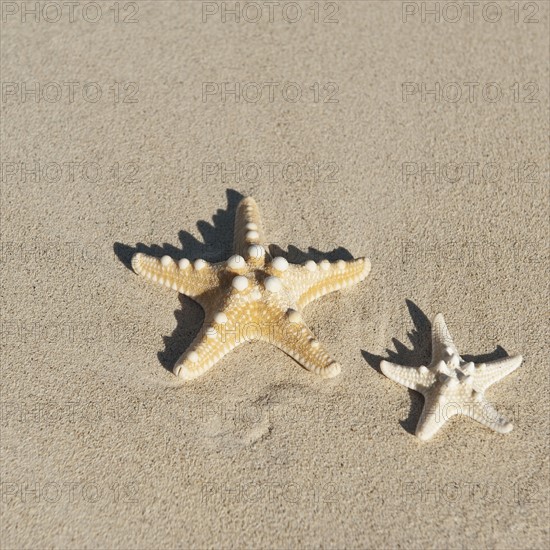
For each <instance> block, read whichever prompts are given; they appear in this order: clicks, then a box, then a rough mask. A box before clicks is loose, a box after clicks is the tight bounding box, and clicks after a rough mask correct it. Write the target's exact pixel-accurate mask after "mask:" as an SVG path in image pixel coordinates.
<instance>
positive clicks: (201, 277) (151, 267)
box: [132, 253, 218, 303]
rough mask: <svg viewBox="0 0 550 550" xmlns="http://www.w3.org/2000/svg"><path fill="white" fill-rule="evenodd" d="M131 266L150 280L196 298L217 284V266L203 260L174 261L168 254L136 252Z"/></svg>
mask: <svg viewBox="0 0 550 550" xmlns="http://www.w3.org/2000/svg"><path fill="white" fill-rule="evenodd" d="M132 268H133V269H134V271H135V272H136V273H137V274H138V275H142V276H144V277H145V278H146V279H149V280H150V281H152V282H155V283H158V284H160V285H162V286H166V287H168V288H172V289H173V290H177V291H178V292H181V293H182V294H185V295H186V296H189V297H190V298H194V299H197V298H199V299H197V301H198V302H199V303H200V302H201V301H200V296H201V295H203V294H204V293H206V292H207V291H209V290H211V289H213V288H215V287H216V285H218V276H217V271H218V270H217V267H216V266H215V265H212V264H209V263H207V262H205V261H204V260H195V262H193V263H191V262H189V260H186V259H183V260H180V261H179V262H178V263H176V261H175V260H173V259H172V258H170V256H163V257H162V259H159V258H155V257H153V256H148V255H147V254H142V253H137V254H134V256H133V257H132Z"/></svg>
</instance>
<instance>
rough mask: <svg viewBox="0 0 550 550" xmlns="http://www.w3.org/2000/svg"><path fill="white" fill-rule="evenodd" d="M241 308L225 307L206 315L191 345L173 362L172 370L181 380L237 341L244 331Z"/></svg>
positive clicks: (209, 364) (204, 368)
mask: <svg viewBox="0 0 550 550" xmlns="http://www.w3.org/2000/svg"><path fill="white" fill-rule="evenodd" d="M240 314H241V310H240V309H239V308H236V307H233V308H232V307H226V308H224V309H223V310H222V311H221V312H218V313H216V314H214V315H210V316H208V318H207V319H205V322H204V324H203V326H202V328H201V330H200V332H199V333H198V334H197V336H196V337H195V339H194V340H193V342H192V343H191V345H190V346H189V347H188V348H187V349H186V350H185V352H184V353H183V354H182V355H181V356H180V358H179V359H178V360H177V361H176V364H175V365H174V369H173V371H174V374H175V375H176V376H179V377H180V378H183V379H184V380H192V379H193V378H197V377H198V376H201V375H203V374H204V373H205V372H206V371H207V370H208V369H210V368H211V367H213V366H214V365H215V364H216V363H217V362H218V361H219V360H220V359H221V358H222V357H223V356H224V355H226V354H227V353H229V352H230V351H231V350H232V349H235V348H236V347H237V346H238V345H240V344H241V343H242V342H243V341H244V339H243V337H242V334H245V331H244V330H243V329H242V327H241V326H240V321H239V319H240Z"/></svg>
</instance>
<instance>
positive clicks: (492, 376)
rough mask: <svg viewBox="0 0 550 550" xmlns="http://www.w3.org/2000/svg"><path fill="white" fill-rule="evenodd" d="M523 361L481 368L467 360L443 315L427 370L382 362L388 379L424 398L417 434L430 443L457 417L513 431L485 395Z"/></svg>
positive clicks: (437, 323) (511, 359) (437, 319)
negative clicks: (460, 416) (418, 393)
mask: <svg viewBox="0 0 550 550" xmlns="http://www.w3.org/2000/svg"><path fill="white" fill-rule="evenodd" d="M522 360H523V359H522V357H521V355H516V356H515V357H505V358H504V359H499V360H497V361H491V362H489V363H481V364H477V365H474V363H471V362H466V361H464V360H463V359H462V357H460V355H459V354H458V351H457V349H456V347H455V345H454V343H453V341H452V339H451V336H450V334H449V331H448V329H447V325H446V324H445V320H444V319H443V315H441V313H439V314H438V315H436V317H435V319H434V322H433V327H432V361H431V363H430V364H429V365H428V366H427V367H424V366H422V367H418V368H412V367H402V366H401V365H396V364H394V363H389V362H388V361H382V362H381V364H380V368H381V369H382V372H383V373H384V374H385V375H386V376H387V377H388V378H391V379H392V380H393V381H395V382H397V383H398V384H401V385H402V386H406V387H407V388H410V389H411V390H415V391H417V392H420V393H421V394H422V395H423V396H424V399H425V402H424V409H423V411H422V415H421V417H420V420H419V422H418V426H417V428H416V435H417V436H418V437H419V438H420V439H423V440H426V439H430V438H431V437H432V436H433V435H434V434H435V433H436V432H437V431H438V430H439V429H440V428H441V426H443V424H445V422H446V421H447V420H448V419H449V418H450V417H451V416H454V415H456V414H463V415H466V416H469V417H470V418H473V419H474V420H477V421H478V422H481V424H484V425H485V426H488V427H489V428H491V429H492V430H494V431H495V432H499V433H508V432H509V431H511V430H512V427H513V426H512V423H511V422H509V421H508V420H506V418H504V417H503V416H501V415H500V414H499V413H498V412H497V411H496V410H495V409H494V408H493V406H492V405H491V404H490V403H489V402H488V401H487V400H486V399H485V395H484V392H485V390H486V389H487V388H488V387H489V386H492V385H493V384H494V383H495V382H498V381H499V380H501V379H502V378H504V377H505V376H506V375H507V374H510V373H511V372H512V371H514V370H516V369H517V368H518V367H519V366H520V364H521V362H522Z"/></svg>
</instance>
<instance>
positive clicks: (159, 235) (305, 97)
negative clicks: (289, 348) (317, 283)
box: [0, 0, 550, 549]
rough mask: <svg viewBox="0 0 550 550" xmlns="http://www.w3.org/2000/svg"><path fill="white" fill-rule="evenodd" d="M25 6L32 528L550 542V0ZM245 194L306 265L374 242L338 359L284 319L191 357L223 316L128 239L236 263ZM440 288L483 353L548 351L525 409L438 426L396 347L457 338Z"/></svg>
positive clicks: (42, 535)
mask: <svg viewBox="0 0 550 550" xmlns="http://www.w3.org/2000/svg"><path fill="white" fill-rule="evenodd" d="M23 4H24V3H21V2H4V1H2V3H1V6H2V21H1V28H0V30H1V54H0V71H1V81H2V97H1V103H0V106H1V145H2V159H1V160H2V178H1V245H2V249H1V252H2V256H1V262H2V263H1V265H2V287H1V288H2V318H1V327H2V331H1V335H2V348H1V349H2V351H1V377H2V386H1V388H2V389H1V406H2V416H1V424H0V429H1V433H0V436H1V437H0V442H1V472H0V475H1V480H0V482H1V491H2V498H1V503H0V506H1V519H0V542H1V547H2V548H29V549H30V548H63V549H64V548H71V549H73V548H74V549H81V548H415V549H416V548H418V549H420V548H498V549H509V548H521V549H524V548H537V549H538V548H544V547H546V545H548V544H549V542H550V541H549V534H548V526H549V516H548V505H549V484H548V481H549V475H548V474H549V469H548V430H549V422H548V421H549V406H548V402H549V401H548V398H549V395H548V394H549V392H548V388H549V386H548V382H549V380H548V353H547V342H548V332H549V331H548V297H549V295H548V290H549V289H548V279H547V277H548V236H549V233H548V230H549V221H548V220H549V197H548V187H547V185H548V130H549V125H548V114H549V111H548V107H549V101H548V97H549V96H548V82H549V58H548V51H549V50H548V48H549V33H548V29H549V13H548V12H549V4H548V2H545V1H538V2H529V3H527V2H519V4H518V8H517V9H516V8H514V5H515V4H514V3H513V2H508V1H503V0H502V1H499V2H493V3H492V4H493V8H491V9H492V10H493V11H491V9H485V8H486V6H485V4H487V3H486V2H481V4H480V6H479V7H478V8H476V11H474V12H473V14H472V16H471V17H469V15H468V13H467V12H466V7H465V6H464V4H466V3H463V2H458V3H453V4H458V5H459V6H460V7H461V12H460V17H458V12H456V8H453V6H448V4H450V3H449V2H445V1H442V2H440V10H444V11H441V12H440V14H439V22H436V21H435V18H436V16H435V15H430V14H429V13H426V9H427V10H428V12H429V10H430V9H432V8H433V4H434V3H433V2H427V3H426V2H420V1H419V2H399V1H386V2H382V1H357V2H355V1H341V2H319V3H317V4H316V3H315V2H313V1H311V2H310V1H309V0H304V1H301V2H299V3H297V4H296V3H294V4H295V5H290V6H288V5H287V4H289V2H286V0H280V5H278V6H272V9H273V13H272V14H271V16H270V12H269V6H267V5H266V4H264V3H263V2H256V3H255V4H256V7H255V6H254V5H253V6H252V7H249V8H246V11H243V10H244V6H245V5H246V3H245V2H244V0H243V1H241V2H240V12H239V16H240V21H239V22H235V16H234V15H231V13H227V12H225V13H222V8H223V6H222V4H223V3H222V2H199V1H176V0H161V1H152V0H151V1H150V0H142V1H135V2H127V3H126V2H118V3H116V2H114V1H104V2H103V1H102V2H99V3H96V4H95V5H94V3H93V2H80V1H79V2H76V3H75V5H74V12H70V11H69V9H70V8H69V7H68V6H67V5H65V4H64V3H63V2H60V1H59V2H40V3H38V6H39V9H38V12H37V14H33V13H25V11H24V10H25V9H26V10H27V12H28V11H29V10H32V9H34V4H35V3H34V2H27V3H26V7H25V6H23ZM225 4H226V6H225V7H226V8H227V9H232V8H233V7H234V2H226V3H225ZM253 4H254V3H253ZM527 4H529V5H527ZM296 5H297V6H298V7H299V8H300V11H298V10H297V8H296ZM495 5H496V7H495ZM97 6H99V7H100V9H101V12H99V11H98V9H97ZM257 6H259V7H260V9H261V10H262V11H261V12H258V11H256V12H255V11H254V10H257ZM482 8H483V10H482ZM497 8H499V9H500V18H498V20H496V18H497V16H498V15H499V11H498V10H497ZM453 10H455V11H453ZM533 12H534V14H533ZM58 15H59V20H57V18H58ZM258 15H260V17H259V20H258V21H257V22H254V21H255V19H256V18H258ZM457 17H458V20H456V21H455V19H457ZM515 18H517V19H518V20H517V21H516V20H515ZM270 19H271V20H270ZM423 19H424V20H423ZM224 20H225V21H224ZM491 20H493V22H491ZM132 21H135V22H132ZM289 21H294V22H289ZM330 21H333V22H330ZM454 21H455V22H454ZM528 21H531V22H528ZM270 83H271V84H270ZM38 86H39V88H38ZM236 86H238V87H236ZM437 87H439V88H438V90H439V95H438V96H435V95H434V93H430V92H434V90H436V89H437ZM33 90H36V94H34V95H33ZM231 90H234V93H233V94H232V93H231ZM270 92H271V94H272V95H270ZM260 93H261V95H260ZM300 93H301V98H300V99H299V100H295V99H296V97H297V94H300ZM459 94H460V97H459ZM236 163H237V164H238V169H239V172H238V175H236V174H235V173H234V172H232V171H233V170H234V169H235V164H236ZM434 171H435V172H434ZM246 195H252V196H254V197H255V199H256V200H257V202H258V204H259V205H260V207H261V209H262V212H263V216H264V224H265V229H266V232H267V235H268V238H269V240H270V242H271V243H274V244H276V245H278V246H279V247H281V248H282V249H283V251H284V253H285V254H286V255H288V256H287V257H288V258H289V259H290V260H293V261H303V260H305V259H308V258H313V259H315V260H319V259H322V258H325V257H329V258H330V259H337V258H340V257H343V258H345V257H349V255H352V256H354V257H357V256H363V255H365V256H368V257H369V258H370V259H371V261H372V266H373V268H372V272H371V275H370V276H369V277H368V279H367V280H366V281H365V282H363V283H361V284H359V285H357V286H355V287H352V288H350V289H348V290H346V291H342V292H336V293H333V294H331V295H329V296H326V297H324V298H323V299H321V300H318V301H316V302H315V303H313V304H311V305H310V306H308V308H307V309H306V310H305V317H306V319H307V321H308V322H309V323H310V326H311V327H313V329H314V330H315V331H316V333H317V334H318V336H319V338H320V339H321V340H322V341H323V342H324V343H325V344H326V346H327V347H328V348H329V350H330V351H331V353H332V354H333V355H334V356H335V357H336V358H337V359H338V360H339V362H340V363H341V364H342V366H343V370H342V374H341V375H340V376H339V377H337V378H334V379H331V380H321V379H318V378H316V377H315V376H313V375H311V374H310V373H308V372H306V371H305V370H304V369H302V368H300V367H299V365H298V364H297V363H296V362H294V361H293V360H292V359H291V358H290V357H288V356H286V355H285V354H283V353H282V352H281V351H279V350H277V349H276V348H274V347H271V346H269V345H267V344H262V343H247V344H246V345H243V346H241V347H240V348H238V349H237V350H235V351H234V352H232V353H231V354H229V355H228V356H226V357H225V358H224V359H223V360H222V361H221V362H220V363H219V364H218V365H217V366H216V367H215V368H213V369H212V370H211V371H210V372H209V373H208V374H207V375H205V376H204V377H202V378H200V379H198V380H196V381H194V382H192V383H189V384H181V383H179V382H178V381H177V379H176V378H175V377H174V376H173V374H172V373H171V372H170V369H171V367H172V365H173V363H174V361H175V359H176V358H177V357H178V356H179V355H180V354H181V353H182V352H183V351H184V350H185V348H186V346H187V345H188V344H189V342H190V341H191V339H192V338H193V336H194V334H195V333H196V331H197V330H198V328H199V326H200V322H201V319H202V313H201V309H200V307H199V306H198V305H197V304H196V303H194V302H192V301H191V300H189V299H187V298H184V297H181V296H178V295H177V294H176V293H174V292H173V291H170V290H167V289H162V288H160V287H155V286H154V285H150V284H147V282H146V281H145V280H143V279H142V278H140V277H138V276H136V275H135V274H133V272H132V271H131V270H129V269H128V262H129V259H130V257H131V255H132V253H133V252H135V250H136V247H137V246H138V243H141V245H140V246H145V247H153V249H152V250H153V252H154V253H155V254H158V255H159V256H160V255H162V253H163V252H168V253H171V254H174V256H176V257H182V256H184V255H185V256H187V257H190V258H198V257H203V258H206V259H208V260H212V261H219V260H222V259H225V258H227V257H228V255H229V253H230V251H231V240H232V223H233V217H234V212H235V207H236V204H237V202H238V200H239V198H240V197H241V196H246ZM438 312H442V313H443V314H444V315H445V318H446V320H447V323H448V325H449V329H450V331H451V334H453V336H454V338H455V341H456V344H457V346H458V348H459V350H460V352H461V353H462V354H463V355H467V356H471V357H474V358H475V359H478V360H484V359H485V360H490V359H495V358H498V357H502V356H505V355H506V354H510V355H513V354H522V355H523V356H524V358H525V359H524V363H523V365H522V366H521V367H520V369H518V370H517V371H516V372H515V373H513V374H511V375H510V376H508V377H506V378H505V379H504V380H503V381H501V382H500V383H498V384H496V385H495V386H494V387H492V388H491V389H490V390H489V391H488V393H487V396H488V398H489V399H491V400H492V402H493V403H494V405H495V407H496V408H497V409H498V410H500V411H501V412H503V413H505V414H507V415H508V417H509V418H511V419H512V420H513V421H514V430H513V431H512V432H511V433H510V434H508V435H500V434H497V433H494V432H492V431H490V430H489V429H487V428H485V427H483V426H481V425H480V424H477V423H475V422H473V421H472V420H470V419H468V418H465V417H456V418H454V419H452V420H451V421H450V422H449V423H448V424H447V425H446V426H445V427H444V428H443V429H442V430H441V432H440V433H439V434H438V435H437V436H436V437H435V438H434V439H433V440H432V441H430V442H427V443H422V442H420V441H419V440H418V439H417V438H416V437H415V436H414V429H415V426H416V423H417V420H418V418H419V415H420V411H421V408H422V403H423V401H422V397H421V396H420V394H417V393H414V392H412V391H408V390H407V389H405V388H404V387H401V386H399V385H397V384H395V383H394V382H392V381H391V380H389V379H387V378H385V377H384V376H383V375H382V374H381V372H380V370H379V363H380V361H381V359H384V358H386V359H388V358H389V359H390V360H393V361H395V362H398V363H402V364H406V365H411V366H418V365H420V364H423V363H425V362H426V361H428V360H429V357H430V320H431V319H433V317H434V316H435V314H436V313H438Z"/></svg>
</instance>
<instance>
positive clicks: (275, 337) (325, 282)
mask: <svg viewBox="0 0 550 550" xmlns="http://www.w3.org/2000/svg"><path fill="white" fill-rule="evenodd" d="M132 267H133V269H134V271H135V272H136V273H137V274H139V275H143V276H144V277H146V278H147V279H149V280H151V281H153V282H156V283H158V284H161V285H163V286H167V287H169V288H172V289H173V290H177V291H178V292H181V293H182V294H185V295H186V296H189V297H190V298H192V299H193V300H195V301H196V302H198V303H199V304H200V305H201V306H202V308H203V309H204V311H205V319H204V323H203V326H202V328H201V330H200V331H199V333H198V334H197V336H196V337H195V339H194V341H193V342H192V344H191V345H190V346H189V348H188V349H187V350H186V351H185V352H184V353H183V355H182V356H181V357H180V358H179V359H178V361H177V362H176V364H175V366H174V369H173V371H174V374H175V375H176V376H179V377H180V378H183V379H185V380H191V379H193V378H196V377H198V376H201V375H202V374H204V373H205V372H206V371H207V370H208V369H210V368H211V367H212V366H213V365H215V364H216V363H217V362H218V361H219V360H220V359H221V358H222V357H223V356H224V355H225V354H227V353H228V352H229V351H231V350H232V349H234V348H236V347H237V346H238V345H240V344H241V343H244V342H246V341H249V340H263V341H267V342H270V343H272V344H274V345H275V346H277V347H278V348H280V349H281V350H283V351H284V352H286V353H287V354H288V355H290V356H291V357H293V358H294V359H295V360H296V361H297V362H298V363H300V364H301V365H302V366H303V367H305V368H306V369H307V370H309V371H311V372H314V373H315V374H318V375H320V376H322V377H324V378H331V377H333V376H337V375H338V374H339V373H340V365H339V364H338V363H337V362H336V361H334V360H333V359H332V358H331V357H330V355H329V353H328V352H327V351H326V350H325V348H324V347H323V346H322V345H321V344H320V343H319V341H318V340H317V339H316V338H315V335H314V334H313V333H312V332H311V330H310V329H309V328H308V327H307V326H306V324H305V322H304V321H303V319H302V316H301V310H302V309H303V308H304V307H305V306H306V305H307V304H308V303H310V302H311V301H313V300H315V299H317V298H319V297H320V296H324V295H325V294H328V293H329V292H332V291H334V290H338V289H341V288H345V287H348V286H351V285H353V284H355V283H357V282H359V281H362V280H363V279H365V277H366V276H367V275H368V273H369V271H370V262H369V260H368V259H366V258H359V259H357V260H351V261H344V260H338V261H337V262H332V263H331V262H329V261H328V260H323V261H321V262H319V263H315V262H314V261H312V260H309V261H307V262H305V264H303V265H296V264H289V263H288V261H287V260H286V259H285V258H283V257H281V256H277V257H275V258H272V257H271V256H270V254H269V252H268V247H267V245H266V244H265V239H264V233H263V230H262V223H261V217H260V211H259V209H258V206H257V204H256V202H255V201H254V199H252V198H251V197H247V198H245V199H243V200H242V201H241V202H240V203H239V205H238V207H237V214H236V219H235V235H234V255H233V256H231V257H230V258H229V259H228V260H227V261H225V262H219V263H213V264H212V263H208V262H206V261H204V260H202V259H199V260H195V261H194V262H193V263H191V262H190V261H189V260H188V259H185V258H184V259H181V260H179V262H176V261H175V260H173V259H172V258H171V257H170V256H163V257H162V258H161V259H158V258H154V257H152V256H148V255H146V254H142V253H137V254H135V255H134V256H133V258H132Z"/></svg>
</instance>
